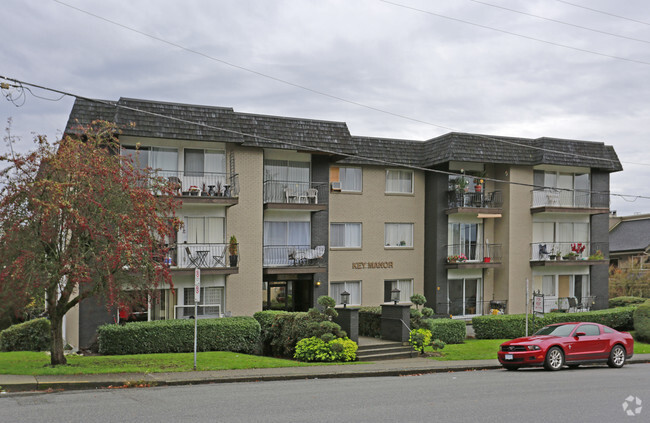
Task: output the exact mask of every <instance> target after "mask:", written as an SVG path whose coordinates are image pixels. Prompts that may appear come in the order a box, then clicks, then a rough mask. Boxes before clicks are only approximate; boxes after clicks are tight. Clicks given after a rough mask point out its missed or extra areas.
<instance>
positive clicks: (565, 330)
mask: <svg viewBox="0 0 650 423" xmlns="http://www.w3.org/2000/svg"><path fill="white" fill-rule="evenodd" d="M575 327H576V325H559V326H544V327H543V328H541V329H540V330H538V331H537V332H535V335H553V336H569V334H570V333H571V332H572V331H573V329H574V328H575Z"/></svg>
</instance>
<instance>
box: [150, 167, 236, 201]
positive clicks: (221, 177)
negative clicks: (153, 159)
mask: <svg viewBox="0 0 650 423" xmlns="http://www.w3.org/2000/svg"><path fill="white" fill-rule="evenodd" d="M158 175H159V176H163V177H165V178H167V179H168V180H169V182H171V183H172V184H174V187H175V190H176V195H179V196H184V197H190V196H196V197H198V196H204V197H207V196H210V197H237V196H239V175H237V174H235V175H228V174H227V173H223V172H196V171H172V170H159V171H158Z"/></svg>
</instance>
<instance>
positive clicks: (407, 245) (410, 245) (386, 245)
mask: <svg viewBox="0 0 650 423" xmlns="http://www.w3.org/2000/svg"><path fill="white" fill-rule="evenodd" d="M395 225H396V226H397V233H398V238H401V236H399V234H400V233H401V231H402V230H404V228H406V227H410V231H409V232H410V234H407V236H406V239H401V240H400V241H398V243H397V244H391V243H390V242H389V240H388V233H389V230H388V229H389V226H395ZM414 226H415V225H414V224H413V223H399V222H387V223H384V248H413V244H414V240H413V233H414ZM407 231H408V230H407ZM409 237H410V239H409ZM402 241H404V242H405V245H400V243H401V242H402ZM409 242H410V243H409Z"/></svg>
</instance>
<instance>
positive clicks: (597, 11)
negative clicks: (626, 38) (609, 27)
mask: <svg viewBox="0 0 650 423" xmlns="http://www.w3.org/2000/svg"><path fill="white" fill-rule="evenodd" d="M555 1H558V2H560V3H564V4H568V5H570V6H573V7H579V8H581V9H586V10H591V11H592V12H596V13H601V14H603V15H607V16H613V17H615V18H619V19H625V20H626V21H630V22H636V23H640V24H642V25H648V26H650V23H648V22H643V21H639V20H637V19H632V18H628V17H625V16H621V15H615V14H613V13H610V12H605V11H604V10H598V9H593V8H591V7H587V6H583V5H581V4H575V3H569V2H568V1H564V0H555Z"/></svg>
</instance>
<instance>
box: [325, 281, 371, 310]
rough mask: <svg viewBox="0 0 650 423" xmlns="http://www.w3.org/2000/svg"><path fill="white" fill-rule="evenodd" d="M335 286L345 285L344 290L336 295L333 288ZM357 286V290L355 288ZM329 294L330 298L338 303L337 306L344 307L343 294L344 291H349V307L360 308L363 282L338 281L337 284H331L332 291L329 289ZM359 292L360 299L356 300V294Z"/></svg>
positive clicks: (340, 290)
mask: <svg viewBox="0 0 650 423" xmlns="http://www.w3.org/2000/svg"><path fill="white" fill-rule="evenodd" d="M333 285H337V286H338V285H343V286H342V288H343V289H339V290H338V291H339V292H338V293H335V292H334V290H333V289H332V288H333ZM355 286H356V288H354V287H355ZM329 291H330V292H329V294H330V297H332V298H333V299H334V301H336V305H342V304H341V292H343V291H348V292H349V293H350V302H349V303H348V305H350V306H360V305H361V296H362V295H363V294H362V284H361V281H336V282H330V289H329ZM357 292H358V297H359V298H355V293H357Z"/></svg>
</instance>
